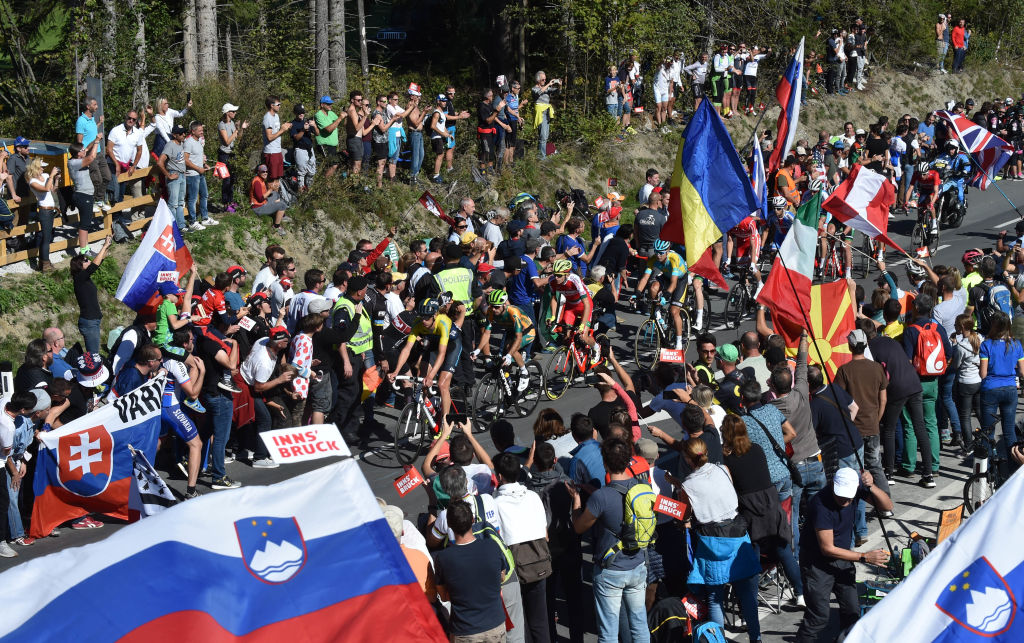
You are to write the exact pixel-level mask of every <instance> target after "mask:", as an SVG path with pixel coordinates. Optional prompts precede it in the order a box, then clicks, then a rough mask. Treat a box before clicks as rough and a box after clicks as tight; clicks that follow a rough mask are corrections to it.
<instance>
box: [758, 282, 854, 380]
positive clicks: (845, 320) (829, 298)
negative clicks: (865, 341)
mask: <svg viewBox="0 0 1024 643" xmlns="http://www.w3.org/2000/svg"><path fill="white" fill-rule="evenodd" d="M807 319H808V320H809V321H810V324H811V327H810V328H808V329H807V330H808V332H809V333H810V335H811V345H810V346H809V347H808V350H807V361H808V363H809V364H823V365H824V367H825V370H826V371H828V374H829V377H830V378H831V377H834V376H835V374H836V371H837V370H839V367H840V366H842V365H843V364H845V363H846V362H849V361H850V346H849V344H847V342H846V336H847V335H849V334H850V331H852V330H853V329H854V328H856V323H857V320H856V319H855V317H854V314H853V299H852V298H851V296H850V288H849V285H848V284H847V282H846V281H844V280H839V281H833V282H832V283H828V284H820V285H815V286H811V307H810V310H808V311H807ZM772 323H773V324H774V325H775V330H777V331H778V332H779V334H781V335H782V336H783V337H784V338H785V339H786V353H787V354H788V355H791V356H792V355H796V351H797V347H798V346H799V345H800V333H801V332H802V331H803V328H804V325H803V324H802V323H801V324H794V323H793V322H792V321H790V320H789V318H788V317H786V316H784V315H782V314H781V313H780V312H779V310H778V309H777V308H772Z"/></svg>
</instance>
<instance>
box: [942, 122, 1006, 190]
mask: <svg viewBox="0 0 1024 643" xmlns="http://www.w3.org/2000/svg"><path fill="white" fill-rule="evenodd" d="M935 115H936V116H938V117H939V118H942V119H944V120H945V121H946V122H947V123H949V125H950V129H952V130H953V133H954V134H956V138H957V139H958V140H959V141H960V143H961V144H962V145H963V146H964V148H966V149H967V153H968V154H970V155H971V160H973V161H974V163H975V164H976V165H977V166H978V172H977V173H976V174H975V175H974V178H973V179H972V180H971V185H973V186H974V187H977V188H981V189H982V190H984V189H986V188H987V187H988V186H989V184H990V183H991V182H992V178H993V177H995V175H996V174H999V170H1001V169H1003V166H1004V165H1006V162H1007V161H1009V160H1010V157H1011V156H1013V146H1012V145H1010V144H1009V143H1007V142H1006V141H1004V140H1003V139H1001V138H999V137H998V136H996V135H995V134H993V133H992V132H990V131H988V130H987V129H985V128H984V127H982V126H980V125H978V124H977V123H975V122H974V121H972V120H971V119H969V118H967V117H966V116H964V115H962V114H953V113H950V112H947V111H946V110H940V111H937V112H935Z"/></svg>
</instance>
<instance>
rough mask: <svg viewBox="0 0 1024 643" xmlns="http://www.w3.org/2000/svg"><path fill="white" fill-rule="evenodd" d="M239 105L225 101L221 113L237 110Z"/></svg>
mask: <svg viewBox="0 0 1024 643" xmlns="http://www.w3.org/2000/svg"><path fill="white" fill-rule="evenodd" d="M237 111H238V105H232V104H231V103H224V104H223V105H222V106H221V108H220V113H221V114H227V113H228V112H237Z"/></svg>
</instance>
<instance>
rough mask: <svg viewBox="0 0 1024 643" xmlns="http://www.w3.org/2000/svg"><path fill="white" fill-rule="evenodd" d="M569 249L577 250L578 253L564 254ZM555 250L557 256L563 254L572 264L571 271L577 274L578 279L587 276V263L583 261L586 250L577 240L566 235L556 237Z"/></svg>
mask: <svg viewBox="0 0 1024 643" xmlns="http://www.w3.org/2000/svg"><path fill="white" fill-rule="evenodd" d="M570 248H579V249H580V251H579V253H577V254H575V255H569V253H568V252H566V251H567V250H568V249H570ZM555 250H556V251H557V252H558V253H559V254H564V255H566V256H567V257H569V261H571V262H572V267H573V270H575V271H576V272H578V273H579V275H580V277H586V276H587V262H586V261H584V260H583V255H585V254H587V248H586V246H584V245H583V243H582V242H581V241H580V240H579V239H573V238H572V237H570V236H569V235H567V234H563V235H562V236H560V237H558V241H556V242H555Z"/></svg>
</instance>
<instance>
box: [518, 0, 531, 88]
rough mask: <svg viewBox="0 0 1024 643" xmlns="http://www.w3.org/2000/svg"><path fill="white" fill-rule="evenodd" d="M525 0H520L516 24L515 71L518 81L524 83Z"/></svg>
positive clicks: (527, 8) (526, 7) (526, 9)
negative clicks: (519, 10) (520, 12)
mask: <svg viewBox="0 0 1024 643" xmlns="http://www.w3.org/2000/svg"><path fill="white" fill-rule="evenodd" d="M527 4H528V2H527V0H520V9H521V10H522V14H521V15H520V16H519V21H518V24H517V25H516V72H517V73H518V75H519V83H520V84H521V85H523V86H525V85H526V12H527V11H529V7H528V6H527Z"/></svg>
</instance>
